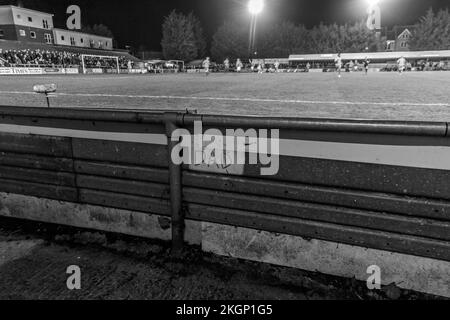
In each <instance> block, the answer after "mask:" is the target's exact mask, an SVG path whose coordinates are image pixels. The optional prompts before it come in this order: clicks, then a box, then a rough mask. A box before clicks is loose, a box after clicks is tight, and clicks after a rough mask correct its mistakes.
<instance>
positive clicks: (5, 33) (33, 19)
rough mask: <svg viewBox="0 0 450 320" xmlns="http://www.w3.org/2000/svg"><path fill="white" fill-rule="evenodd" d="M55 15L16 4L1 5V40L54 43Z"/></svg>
mask: <svg viewBox="0 0 450 320" xmlns="http://www.w3.org/2000/svg"><path fill="white" fill-rule="evenodd" d="M52 30H53V15H52V14H49V13H44V12H39V11H35V10H30V9H25V8H19V7H15V6H0V40H1V39H3V40H15V41H22V42H37V43H43V44H52V43H53V31H52Z"/></svg>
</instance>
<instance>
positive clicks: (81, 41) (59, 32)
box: [53, 28, 113, 50]
mask: <svg viewBox="0 0 450 320" xmlns="http://www.w3.org/2000/svg"><path fill="white" fill-rule="evenodd" d="M53 39H54V43H55V44H56V45H63V46H72V47H82V48H93V49H105V50H112V49H113V39H112V38H108V37H102V36H97V35H92V34H87V33H83V32H78V31H73V30H63V29H57V28H55V29H53Z"/></svg>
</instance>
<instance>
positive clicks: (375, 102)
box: [0, 72, 450, 122]
mask: <svg viewBox="0 0 450 320" xmlns="http://www.w3.org/2000/svg"><path fill="white" fill-rule="evenodd" d="M44 83H56V84H57V85H58V91H57V92H58V94H57V95H56V96H55V97H52V98H51V99H52V106H53V107H75V108H86V107H89V108H92V107H93V108H117V109H139V110H149V111H150V110H180V111H184V110H186V108H188V109H190V110H193V109H195V110H197V111H198V112H199V113H203V114H229V115H252V116H275V117H302V118H303V117H307V118H339V119H373V120H413V121H449V122H450V98H449V96H450V95H449V92H450V72H414V73H406V74H403V75H402V76H400V75H399V74H398V73H369V75H367V76H365V75H364V74H362V73H346V74H343V77H342V78H340V79H338V78H337V76H336V74H332V73H309V74H306V73H305V74H299V73H296V74H293V73H284V74H262V75H259V74H211V75H210V76H208V77H206V76H205V75H203V74H178V75H173V74H170V75H169V74H168V75H150V74H148V75H121V76H117V75H97V76H96V75H89V76H84V75H67V76H0V104H1V105H14V106H42V107H45V106H46V104H45V99H44V97H43V96H39V95H37V94H34V93H33V92H32V86H33V85H34V84H44Z"/></svg>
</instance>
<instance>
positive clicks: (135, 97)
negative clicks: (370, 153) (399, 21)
mask: <svg viewBox="0 0 450 320" xmlns="http://www.w3.org/2000/svg"><path fill="white" fill-rule="evenodd" d="M0 94H17V95H23V94H27V95H30V94H32V95H34V94H35V93H34V92H21V91H0ZM54 96H60V97H86V98H90V97H98V98H131V99H154V100H158V99H159V100H161V99H165V100H197V101H233V102H260V103H290V104H315V105H319V104H324V105H325V104H332V105H374V106H416V107H448V106H450V103H417V102H372V101H326V100H322V101H320V100H317V101H311V100H289V99H288V100H283V99H263V98H232V97H194V96H150V95H126V94H106V93H56V94H54Z"/></svg>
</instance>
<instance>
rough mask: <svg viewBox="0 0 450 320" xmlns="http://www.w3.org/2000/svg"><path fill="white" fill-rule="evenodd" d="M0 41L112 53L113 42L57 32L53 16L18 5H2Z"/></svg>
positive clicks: (90, 36) (83, 34)
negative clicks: (100, 50)
mask: <svg viewBox="0 0 450 320" xmlns="http://www.w3.org/2000/svg"><path fill="white" fill-rule="evenodd" d="M0 40H14V41H20V42H25V43H26V42H33V43H42V44H49V45H53V44H55V45H61V46H71V47H79V48H93V49H104V50H113V39H112V38H108V37H102V36H97V35H92V34H87V33H83V32H79V31H74V30H64V29H57V28H55V27H54V25H53V15H52V14H49V13H45V12H40V11H36V10H30V9H25V8H19V7H16V6H0Z"/></svg>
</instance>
